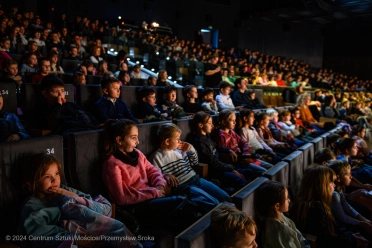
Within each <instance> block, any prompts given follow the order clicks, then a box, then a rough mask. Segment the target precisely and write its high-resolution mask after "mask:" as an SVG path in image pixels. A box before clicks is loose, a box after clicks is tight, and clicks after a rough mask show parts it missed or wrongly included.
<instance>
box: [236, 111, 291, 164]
mask: <svg viewBox="0 0 372 248" xmlns="http://www.w3.org/2000/svg"><path fill="white" fill-rule="evenodd" d="M240 120H241V123H242V126H241V128H240V129H239V131H238V133H239V135H240V137H242V138H243V139H244V140H246V141H247V142H248V145H249V147H250V148H252V150H253V151H254V153H256V154H260V155H263V156H262V157H263V158H262V159H263V160H265V161H267V162H271V161H270V160H272V164H276V163H278V162H280V161H281V160H282V159H281V158H283V157H284V156H279V155H278V156H277V154H276V153H275V152H274V151H273V149H272V148H271V147H270V146H268V145H267V144H266V143H265V141H263V140H262V139H261V137H260V136H259V135H258V133H257V131H256V129H255V128H254V127H253V124H254V120H255V119H254V112H253V111H252V110H250V109H242V110H241V111H240ZM265 156H269V158H271V159H268V158H267V157H266V158H265Z"/></svg>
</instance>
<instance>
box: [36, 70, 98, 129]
mask: <svg viewBox="0 0 372 248" xmlns="http://www.w3.org/2000/svg"><path fill="white" fill-rule="evenodd" d="M41 94H42V96H43V97H41V98H40V99H36V101H37V103H36V108H35V109H37V110H38V111H33V113H32V114H33V116H32V120H31V121H32V125H31V126H32V127H33V128H37V129H49V130H51V133H52V134H67V133H69V132H73V131H76V132H77V131H85V130H89V129H92V128H96V127H97V126H98V122H97V121H96V120H95V118H94V117H93V116H92V115H90V114H89V113H88V112H85V111H84V110H82V109H81V108H80V107H79V106H77V105H76V104H74V103H71V102H66V99H65V87H64V83H63V82H62V80H61V79H60V78H59V77H57V76H56V75H53V74H52V75H48V76H45V77H44V78H43V80H42V81H41Z"/></svg>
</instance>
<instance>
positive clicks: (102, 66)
mask: <svg viewBox="0 0 372 248" xmlns="http://www.w3.org/2000/svg"><path fill="white" fill-rule="evenodd" d="M97 68H98V69H97V71H96V72H95V75H97V76H101V77H104V76H105V73H106V72H107V71H108V64H107V61H106V60H101V61H99V62H98V65H97Z"/></svg>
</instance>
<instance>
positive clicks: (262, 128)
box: [256, 112, 294, 155]
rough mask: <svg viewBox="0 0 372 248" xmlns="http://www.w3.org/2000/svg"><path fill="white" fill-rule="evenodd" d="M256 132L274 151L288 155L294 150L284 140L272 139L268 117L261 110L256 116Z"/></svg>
mask: <svg viewBox="0 0 372 248" xmlns="http://www.w3.org/2000/svg"><path fill="white" fill-rule="evenodd" d="M256 119H257V127H256V128H257V133H258V134H259V135H260V137H261V139H263V140H264V141H265V142H266V144H267V145H268V146H270V147H271V148H272V149H273V150H274V151H275V152H276V153H277V152H279V153H281V154H285V155H288V154H290V153H292V152H293V151H294V149H292V148H290V146H289V145H288V144H287V143H286V142H280V141H277V140H276V139H274V137H273V135H272V133H271V131H270V129H269V128H268V126H269V123H270V117H269V115H268V114H266V113H264V112H261V113H259V114H258V116H257V118H256Z"/></svg>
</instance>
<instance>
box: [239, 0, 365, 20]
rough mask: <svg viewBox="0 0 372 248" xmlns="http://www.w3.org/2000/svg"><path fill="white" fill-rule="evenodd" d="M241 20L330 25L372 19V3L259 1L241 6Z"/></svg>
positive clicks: (346, 0)
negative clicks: (352, 20)
mask: <svg viewBox="0 0 372 248" xmlns="http://www.w3.org/2000/svg"><path fill="white" fill-rule="evenodd" d="M240 5H241V8H240V9H241V11H240V17H241V19H242V20H249V19H256V20H257V19H259V20H265V21H280V22H291V23H313V24H314V23H315V24H320V25H324V24H329V23H334V22H339V21H344V20H347V19H358V20H363V19H372V0H260V1H254V3H253V1H246V0H242V1H241V2H240Z"/></svg>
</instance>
